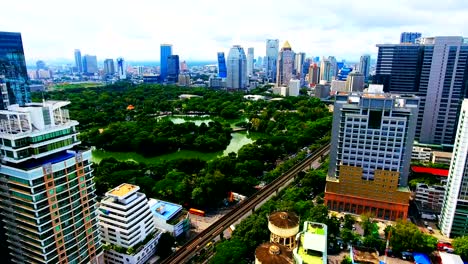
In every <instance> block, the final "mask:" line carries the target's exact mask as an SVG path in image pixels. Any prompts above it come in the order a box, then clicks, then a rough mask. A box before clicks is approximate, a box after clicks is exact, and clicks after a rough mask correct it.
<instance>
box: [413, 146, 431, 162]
mask: <svg viewBox="0 0 468 264" xmlns="http://www.w3.org/2000/svg"><path fill="white" fill-rule="evenodd" d="M431 154H432V149H431V148H423V147H414V146H413V152H411V160H412V161H418V162H429V161H431Z"/></svg>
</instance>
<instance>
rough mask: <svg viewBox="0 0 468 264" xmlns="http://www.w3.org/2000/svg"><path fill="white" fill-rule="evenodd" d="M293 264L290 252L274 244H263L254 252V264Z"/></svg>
mask: <svg viewBox="0 0 468 264" xmlns="http://www.w3.org/2000/svg"><path fill="white" fill-rule="evenodd" d="M262 263H263V264H293V263H294V261H293V259H292V251H291V250H289V249H288V248H287V247H285V246H283V245H280V244H276V243H268V242H267V243H263V244H261V245H260V246H258V247H257V249H256V250H255V264H262Z"/></svg>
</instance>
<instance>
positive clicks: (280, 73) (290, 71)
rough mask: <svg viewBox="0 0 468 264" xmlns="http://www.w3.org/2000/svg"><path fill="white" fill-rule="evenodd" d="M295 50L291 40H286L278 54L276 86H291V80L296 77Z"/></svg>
mask: <svg viewBox="0 0 468 264" xmlns="http://www.w3.org/2000/svg"><path fill="white" fill-rule="evenodd" d="M294 56H295V54H294V51H292V49H291V45H289V42H288V41H286V42H284V45H283V47H282V48H281V51H280V52H279V54H278V64H277V66H276V69H277V74H276V86H277V87H280V86H289V81H290V80H291V79H292V78H293V77H294Z"/></svg>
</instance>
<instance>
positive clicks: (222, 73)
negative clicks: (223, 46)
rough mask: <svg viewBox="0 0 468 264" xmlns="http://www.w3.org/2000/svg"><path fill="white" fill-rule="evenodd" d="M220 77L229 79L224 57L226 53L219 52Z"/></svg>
mask: <svg viewBox="0 0 468 264" xmlns="http://www.w3.org/2000/svg"><path fill="white" fill-rule="evenodd" d="M218 77H221V78H226V77H227V69H226V58H225V57H224V52H218Z"/></svg>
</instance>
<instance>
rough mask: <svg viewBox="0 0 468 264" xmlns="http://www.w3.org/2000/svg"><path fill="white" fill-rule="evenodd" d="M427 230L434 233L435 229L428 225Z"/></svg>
mask: <svg viewBox="0 0 468 264" xmlns="http://www.w3.org/2000/svg"><path fill="white" fill-rule="evenodd" d="M427 230H428V231H429V233H431V234H433V233H434V229H432V227H430V226H428V227H427Z"/></svg>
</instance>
